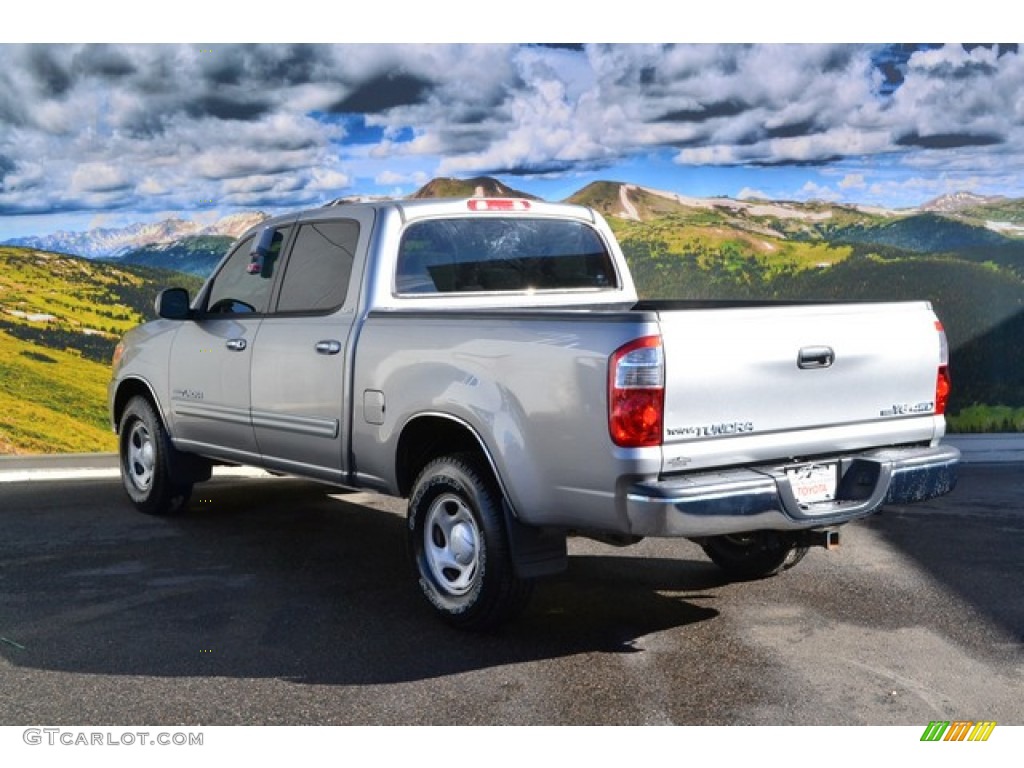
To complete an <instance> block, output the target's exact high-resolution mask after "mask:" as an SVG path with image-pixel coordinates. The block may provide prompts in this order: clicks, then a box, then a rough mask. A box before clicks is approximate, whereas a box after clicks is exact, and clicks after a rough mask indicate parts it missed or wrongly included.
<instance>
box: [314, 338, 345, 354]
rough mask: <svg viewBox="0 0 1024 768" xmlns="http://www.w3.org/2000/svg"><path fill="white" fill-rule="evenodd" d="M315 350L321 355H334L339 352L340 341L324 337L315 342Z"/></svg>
mask: <svg viewBox="0 0 1024 768" xmlns="http://www.w3.org/2000/svg"><path fill="white" fill-rule="evenodd" d="M316 351H317V352H319V353H320V354H321V355H336V354H338V353H339V352H341V342H340V341H337V340H336V339H324V340H323V341H318V342H317V343H316Z"/></svg>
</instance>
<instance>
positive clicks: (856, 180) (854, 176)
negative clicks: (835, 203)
mask: <svg viewBox="0 0 1024 768" xmlns="http://www.w3.org/2000/svg"><path fill="white" fill-rule="evenodd" d="M837 186H838V187H839V188H840V189H864V188H865V187H866V186H867V183H866V182H865V181H864V174H863V173H848V174H846V175H845V176H843V178H841V179H840V180H839V183H838V185H837Z"/></svg>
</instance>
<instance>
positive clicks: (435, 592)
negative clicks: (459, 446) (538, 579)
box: [408, 454, 533, 630]
mask: <svg viewBox="0 0 1024 768" xmlns="http://www.w3.org/2000/svg"><path fill="white" fill-rule="evenodd" d="M503 515H504V513H503V510H502V504H501V494H500V492H499V491H498V489H497V486H496V484H495V482H494V480H493V478H492V477H491V473H490V472H489V470H488V469H487V468H486V467H485V466H483V465H482V462H480V460H479V459H478V458H477V457H476V456H475V455H474V454H457V455H454V456H448V457H443V458H440V459H436V460H434V461H432V462H431V463H430V464H428V465H427V466H426V467H425V468H424V469H423V471H422V472H421V473H420V475H419V477H418V478H417V479H416V482H415V484H414V486H413V493H412V496H411V498H410V500H409V518H408V520H409V549H410V552H411V555H412V560H413V564H414V566H415V569H416V575H417V578H418V580H419V584H420V588H421V589H422V591H423V594H424V595H425V596H426V598H427V600H428V601H429V602H430V604H431V606H433V608H434V610H435V611H437V613H438V614H439V615H440V616H441V617H442V618H443V619H445V620H446V621H447V622H448V623H450V624H453V625H455V626H457V627H460V628H462V629H474V630H485V629H491V628H493V627H496V626H498V625H499V624H502V623H503V622H505V621H508V620H509V619H511V618H513V617H514V616H515V615H517V614H518V613H519V612H520V611H522V609H523V608H524V607H525V606H526V603H527V601H528V600H529V597H530V593H531V592H532V590H533V581H532V580H530V579H520V578H518V577H517V576H516V574H515V569H514V566H513V563H512V557H511V554H510V551H509V545H508V534H507V531H506V528H505V520H504V516H503Z"/></svg>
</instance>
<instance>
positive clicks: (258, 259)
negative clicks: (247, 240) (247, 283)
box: [246, 227, 277, 276]
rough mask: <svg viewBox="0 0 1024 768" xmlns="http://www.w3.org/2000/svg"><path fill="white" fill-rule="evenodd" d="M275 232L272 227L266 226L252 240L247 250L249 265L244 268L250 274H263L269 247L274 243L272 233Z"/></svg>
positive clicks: (274, 233)
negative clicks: (250, 246)
mask: <svg viewBox="0 0 1024 768" xmlns="http://www.w3.org/2000/svg"><path fill="white" fill-rule="evenodd" d="M276 234H277V232H276V230H275V229H274V228H273V227H266V228H264V230H263V231H262V232H260V236H259V237H257V238H256V239H255V240H253V242H252V250H251V251H249V266H248V267H247V268H246V272H248V273H249V274H250V275H261V276H265V275H264V274H263V273H264V269H265V267H266V264H267V257H268V256H269V255H270V249H271V247H272V246H273V245H274V235H276Z"/></svg>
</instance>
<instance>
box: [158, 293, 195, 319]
mask: <svg viewBox="0 0 1024 768" xmlns="http://www.w3.org/2000/svg"><path fill="white" fill-rule="evenodd" d="M154 307H155V309H156V314H157V316H158V317H162V318H164V319H165V320H188V319H189V318H190V317H192V309H191V308H190V307H189V299H188V291H186V290H185V289H184V288H167V289H165V290H163V291H160V293H158V294H157V295H156V303H155V305H154Z"/></svg>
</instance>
